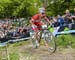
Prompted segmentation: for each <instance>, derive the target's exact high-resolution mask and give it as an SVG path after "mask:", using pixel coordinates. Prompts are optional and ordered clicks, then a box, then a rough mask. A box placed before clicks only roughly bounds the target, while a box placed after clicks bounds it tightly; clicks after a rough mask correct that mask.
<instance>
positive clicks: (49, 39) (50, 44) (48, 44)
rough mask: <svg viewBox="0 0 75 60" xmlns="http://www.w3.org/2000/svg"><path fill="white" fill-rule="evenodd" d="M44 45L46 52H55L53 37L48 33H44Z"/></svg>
mask: <svg viewBox="0 0 75 60" xmlns="http://www.w3.org/2000/svg"><path fill="white" fill-rule="evenodd" d="M44 39H45V45H46V47H47V48H48V51H49V52H51V53H53V52H55V50H56V42H55V37H54V36H53V34H52V33H51V32H50V31H48V30H47V31H46V32H44Z"/></svg>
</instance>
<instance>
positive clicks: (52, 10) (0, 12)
mask: <svg viewBox="0 0 75 60" xmlns="http://www.w3.org/2000/svg"><path fill="white" fill-rule="evenodd" d="M41 6H45V7H46V9H47V14H48V15H52V16H53V15H56V14H63V13H64V11H65V9H70V10H71V11H72V10H73V8H75V0H0V18H4V17H12V16H18V17H28V16H32V15H34V14H35V13H37V12H38V9H39V7H41Z"/></svg>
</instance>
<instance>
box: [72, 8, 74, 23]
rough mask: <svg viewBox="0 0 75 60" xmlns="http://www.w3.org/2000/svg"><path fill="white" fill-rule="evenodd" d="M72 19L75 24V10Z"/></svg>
mask: <svg viewBox="0 0 75 60" xmlns="http://www.w3.org/2000/svg"><path fill="white" fill-rule="evenodd" d="M72 18H73V23H75V8H74V13H73V16H72Z"/></svg>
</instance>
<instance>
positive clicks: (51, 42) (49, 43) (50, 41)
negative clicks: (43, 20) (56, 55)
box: [30, 24, 56, 53]
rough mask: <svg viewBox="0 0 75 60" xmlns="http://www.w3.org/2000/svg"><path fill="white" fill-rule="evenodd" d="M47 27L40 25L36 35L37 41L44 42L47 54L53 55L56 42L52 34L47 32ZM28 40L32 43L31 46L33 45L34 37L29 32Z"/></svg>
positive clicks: (32, 33)
mask: <svg viewBox="0 0 75 60" xmlns="http://www.w3.org/2000/svg"><path fill="white" fill-rule="evenodd" d="M48 26H49V25H47V24H45V25H42V28H41V31H40V32H39V33H38V36H39V39H40V40H44V42H45V45H46V47H47V49H48V51H49V52H51V53H53V52H55V51H56V41H55V37H54V36H53V34H52V33H51V32H50V31H49V28H48ZM30 37H31V38H30V39H31V41H32V44H33V45H34V41H35V37H34V32H31V35H30Z"/></svg>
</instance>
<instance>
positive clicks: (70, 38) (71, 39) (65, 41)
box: [56, 34, 75, 48]
mask: <svg viewBox="0 0 75 60" xmlns="http://www.w3.org/2000/svg"><path fill="white" fill-rule="evenodd" d="M56 43H57V46H62V47H68V46H70V47H72V48H75V36H74V35H71V34H69V35H60V36H59V37H57V38H56Z"/></svg>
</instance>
